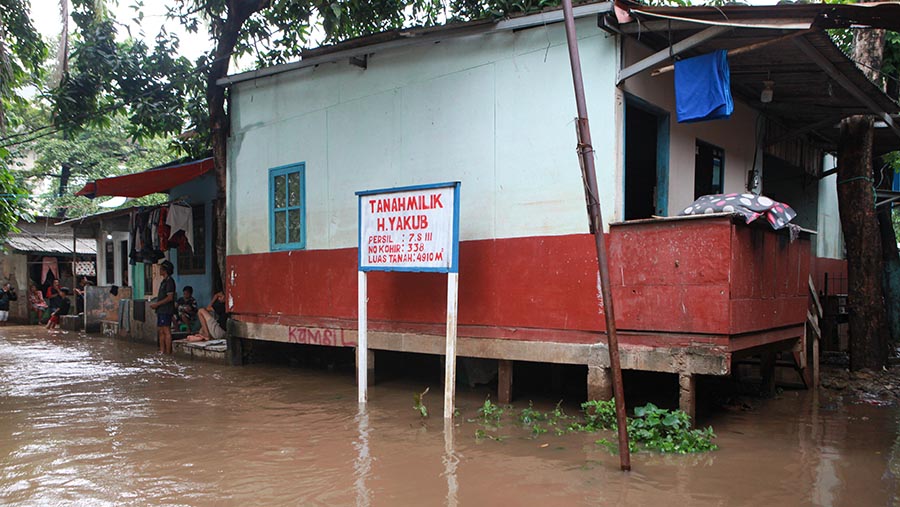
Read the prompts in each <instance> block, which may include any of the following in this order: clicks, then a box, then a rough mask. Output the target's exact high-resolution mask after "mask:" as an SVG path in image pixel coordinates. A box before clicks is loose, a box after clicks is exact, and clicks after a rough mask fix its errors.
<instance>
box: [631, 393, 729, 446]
mask: <svg viewBox="0 0 900 507" xmlns="http://www.w3.org/2000/svg"><path fill="white" fill-rule="evenodd" d="M715 437H716V435H715V433H713V429H712V427H708V428H705V429H691V418H690V416H688V415H687V414H686V413H684V412H683V411H681V410H674V411H670V410H666V409H663V408H659V407H657V406H656V405H654V404H652V403H648V404H646V405H644V406H643V407H637V408H635V409H634V418H633V419H630V420H629V421H628V438H629V440H631V441H634V442H635V443H636V444H640V445H642V446H643V447H644V448H645V449H648V450H651V451H658V452H664V453H678V454H686V453H693V452H706V451H714V450H716V449H718V448H719V447H718V446H717V445H716V444H714V443H712V439H714V438H715Z"/></svg>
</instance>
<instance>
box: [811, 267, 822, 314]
mask: <svg viewBox="0 0 900 507" xmlns="http://www.w3.org/2000/svg"><path fill="white" fill-rule="evenodd" d="M809 295H810V296H812V300H813V303H815V305H816V308H815V309H816V315H817V316H818V317H821V316H822V315H823V313H822V303H821V302H820V301H819V294H818V293H817V292H816V284H815V283H813V279H812V275H809Z"/></svg>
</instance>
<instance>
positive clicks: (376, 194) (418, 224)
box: [357, 182, 459, 273]
mask: <svg viewBox="0 0 900 507" xmlns="http://www.w3.org/2000/svg"><path fill="white" fill-rule="evenodd" d="M357 195H358V196H359V270H360V271H438V272H442V273H456V272H458V262H457V257H458V253H459V251H458V245H459V183H458V182H455V183H438V184H434V185H420V186H415V187H402V188H389V189H383V190H367V191H364V192H357Z"/></svg>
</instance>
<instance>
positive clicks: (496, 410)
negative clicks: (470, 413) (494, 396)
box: [478, 398, 503, 426]
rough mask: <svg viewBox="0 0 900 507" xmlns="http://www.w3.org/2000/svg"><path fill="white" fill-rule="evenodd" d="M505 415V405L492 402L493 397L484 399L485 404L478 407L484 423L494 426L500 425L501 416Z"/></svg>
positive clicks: (479, 415) (479, 416)
mask: <svg viewBox="0 0 900 507" xmlns="http://www.w3.org/2000/svg"><path fill="white" fill-rule="evenodd" d="M502 417H503V407H501V406H500V405H496V404H494V403H491V399H490V398H487V399H485V400H484V405H482V406H481V407H480V408H479V409H478V418H479V419H480V420H481V422H482V423H484V424H489V425H492V426H499V425H500V418H502Z"/></svg>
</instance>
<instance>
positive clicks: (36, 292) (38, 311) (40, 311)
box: [28, 285, 49, 324]
mask: <svg viewBox="0 0 900 507" xmlns="http://www.w3.org/2000/svg"><path fill="white" fill-rule="evenodd" d="M28 305H29V306H31V309H32V311H34V313H35V315H37V321H38V324H42V322H41V321H42V320H43V317H44V313H46V312H47V310H48V309H49V307H48V306H47V302H46V301H44V295H43V294H41V291H40V289H38V288H37V286H36V285H32V286H31V291H30V292H29V294H28Z"/></svg>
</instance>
